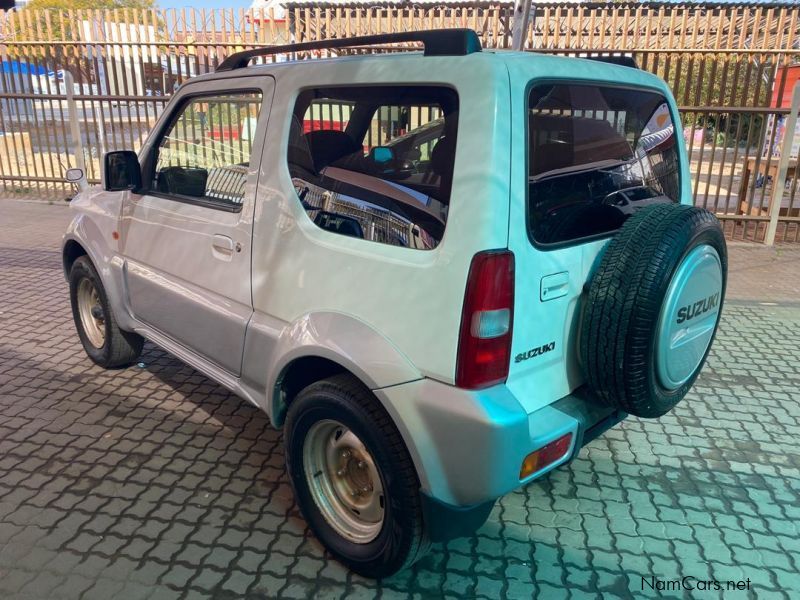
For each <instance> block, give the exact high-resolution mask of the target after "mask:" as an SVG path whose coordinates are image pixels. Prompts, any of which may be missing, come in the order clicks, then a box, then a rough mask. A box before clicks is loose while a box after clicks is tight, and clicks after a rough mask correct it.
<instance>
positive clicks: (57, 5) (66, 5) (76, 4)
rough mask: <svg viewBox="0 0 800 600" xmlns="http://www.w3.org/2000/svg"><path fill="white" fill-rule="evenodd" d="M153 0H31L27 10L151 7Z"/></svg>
mask: <svg viewBox="0 0 800 600" xmlns="http://www.w3.org/2000/svg"><path fill="white" fill-rule="evenodd" d="M154 6H155V2H154V0H31V1H30V2H29V3H28V4H27V6H26V7H25V8H26V9H28V10H44V9H49V10H86V9H104V8H111V9H113V8H153V7H154Z"/></svg>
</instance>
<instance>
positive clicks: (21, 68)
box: [0, 60, 48, 75]
mask: <svg viewBox="0 0 800 600" xmlns="http://www.w3.org/2000/svg"><path fill="white" fill-rule="evenodd" d="M0 71H2V72H3V73H14V74H20V75H28V74H31V75H47V73H48V70H47V69H46V68H45V67H42V66H37V65H32V64H30V63H26V62H18V61H15V60H4V61H3V63H2V67H0Z"/></svg>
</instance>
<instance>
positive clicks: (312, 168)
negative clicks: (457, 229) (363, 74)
mask: <svg viewBox="0 0 800 600" xmlns="http://www.w3.org/2000/svg"><path fill="white" fill-rule="evenodd" d="M342 104H345V105H346V108H347V110H346V114H345V115H344V116H342V113H341V105H342ZM312 105H314V106H315V107H317V108H318V113H319V114H325V115H327V117H328V118H321V119H313V118H311V119H310V118H309V115H310V114H311V107H312ZM337 107H338V108H339V112H338V113H337V112H336V110H335V109H336V108H337ZM412 113H413V115H414V118H413V119H412V118H411V117H410V115H411V114H412ZM334 115H338V116H334ZM457 119H458V98H457V96H456V93H455V92H454V91H453V90H451V89H448V88H435V87H428V86H426V87H414V86H404V87H399V86H369V87H352V88H324V89H312V90H307V91H305V92H304V93H302V94H301V95H300V97H299V98H298V101H297V104H296V106H295V110H294V115H293V120H292V126H291V131H290V140H289V149H288V163H289V164H288V166H289V173H290V175H291V177H292V178H293V180H294V181H295V184H296V186H297V187H298V194H299V195H300V199H301V201H303V203H304V207H305V208H306V210H308V211H309V216H310V217H311V218H312V220H313V221H314V222H315V223H316V224H317V225H318V226H320V227H322V228H323V229H328V230H330V231H334V232H336V233H341V234H343V235H350V236H353V237H367V234H366V232H368V231H369V232H374V231H375V221H376V220H379V218H380V217H381V215H383V219H384V221H387V222H385V223H379V226H380V227H379V229H381V230H382V231H383V230H385V234H380V235H378V237H381V236H383V237H381V239H376V238H375V234H374V233H371V234H370V235H371V236H372V237H371V238H370V239H374V240H375V241H384V242H386V243H391V244H393V245H402V246H413V245H415V244H416V241H415V240H419V239H427V238H429V237H430V238H431V240H429V241H427V242H421V243H422V245H423V246H424V247H428V246H431V247H432V245H435V243H436V241H438V240H439V239H440V238H441V237H442V235H443V233H444V225H445V221H446V217H447V210H448V205H449V199H450V188H451V186H452V176H453V163H454V161H455V147H456V135H457ZM425 121H427V122H425ZM298 182H299V183H298ZM325 193H328V196H331V195H332V197H333V198H334V199H335V200H336V201H337V204H338V205H339V206H338V207H337V210H336V211H331V210H322V209H323V208H324V207H323V206H321V202H322V200H321V199H320V198H319V196H320V195H321V194H325ZM343 203H344V204H347V203H349V204H351V205H353V210H351V211H349V212H350V213H351V214H350V215H348V214H344V211H343V210H342V204H343ZM363 211H367V212H368V215H367V216H364V215H363V214H361V213H362V212H363ZM325 213H328V214H325ZM332 215H334V216H336V217H338V218H333V216H332ZM388 221H394V230H395V231H394V232H392V231H389V230H390V229H392V227H391V225H392V223H389V222H388ZM404 224H408V225H409V226H410V227H409V231H408V232H407V233H403V232H401V231H399V230H400V229H402V228H403V225H404ZM386 236H388V238H387V237H386ZM389 238H391V239H389ZM432 240H435V241H432Z"/></svg>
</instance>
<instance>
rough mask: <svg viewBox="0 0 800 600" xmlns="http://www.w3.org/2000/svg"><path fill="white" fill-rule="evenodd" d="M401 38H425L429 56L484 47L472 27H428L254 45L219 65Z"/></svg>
mask: <svg viewBox="0 0 800 600" xmlns="http://www.w3.org/2000/svg"><path fill="white" fill-rule="evenodd" d="M398 42H422V44H423V45H424V46H425V56H464V55H466V54H472V53H473V52H480V51H481V41H480V40H479V39H478V34H477V33H475V32H474V31H473V30H472V29H429V30H427V31H404V32H401V33H383V34H379V35H365V36H362V37H351V38H336V39H332V40H322V41H318V42H301V43H299V44H285V45H282V46H266V47H263V48H253V49H251V50H244V51H242V52H236V53H235V54H231V55H230V56H228V57H227V58H226V59H225V60H223V61H222V62H221V63H220V65H219V66H218V67H217V72H219V71H233V70H234V69H242V68H244V67H246V66H247V64H248V63H249V62H250V61H251V60H253V59H254V58H256V57H258V56H270V55H273V54H285V53H289V52H305V51H307V50H324V49H331V48H350V47H354V46H377V45H381V44H394V43H398Z"/></svg>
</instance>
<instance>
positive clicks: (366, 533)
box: [303, 419, 386, 544]
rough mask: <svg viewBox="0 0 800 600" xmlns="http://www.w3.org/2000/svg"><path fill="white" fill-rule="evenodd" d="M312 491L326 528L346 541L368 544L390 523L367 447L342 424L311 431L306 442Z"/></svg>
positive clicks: (305, 459) (314, 427) (320, 425)
mask: <svg viewBox="0 0 800 600" xmlns="http://www.w3.org/2000/svg"><path fill="white" fill-rule="evenodd" d="M303 469H304V471H305V474H306V481H307V483H308V489H309V490H310V491H311V495H312V497H313V498H314V503H315V504H316V505H317V508H319V510H320V512H321V513H322V516H323V517H324V518H325V520H326V521H327V523H328V524H329V525H330V526H331V527H332V528H333V529H334V530H335V531H336V532H337V533H338V534H339V535H341V536H342V537H344V538H345V539H347V540H349V541H351V542H354V543H356V544H366V543H369V542H371V541H372V540H374V539H375V538H376V537H378V534H379V533H380V532H381V529H382V528H383V522H384V518H385V514H386V511H385V499H384V493H383V482H382V480H381V476H380V472H379V471H378V468H377V466H376V465H375V461H374V459H373V458H372V455H371V454H370V453H369V451H368V450H367V448H366V446H365V445H364V443H363V442H362V441H361V440H360V439H359V438H358V436H356V435H355V434H354V433H353V432H352V431H351V430H350V429H348V428H347V427H346V426H345V425H343V424H342V423H340V422H338V421H335V420H332V419H325V420H322V421H318V422H317V423H314V425H312V427H311V429H309V431H308V434H307V435H306V438H305V440H304V442H303Z"/></svg>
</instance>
